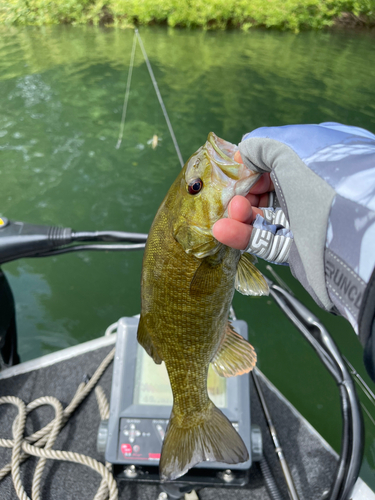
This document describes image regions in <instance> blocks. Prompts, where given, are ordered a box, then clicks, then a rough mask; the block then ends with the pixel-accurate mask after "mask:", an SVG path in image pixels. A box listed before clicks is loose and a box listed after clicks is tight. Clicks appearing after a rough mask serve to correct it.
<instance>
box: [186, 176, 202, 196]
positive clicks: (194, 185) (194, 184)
mask: <svg viewBox="0 0 375 500" xmlns="http://www.w3.org/2000/svg"><path fill="white" fill-rule="evenodd" d="M202 187H203V181H202V179H193V180H192V181H190V182H189V185H188V192H189V193H190V194H197V193H199V191H200V190H201V189H202Z"/></svg>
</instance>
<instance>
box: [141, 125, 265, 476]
mask: <svg viewBox="0 0 375 500" xmlns="http://www.w3.org/2000/svg"><path fill="white" fill-rule="evenodd" d="M236 150H237V146H235V145H233V144H231V143H229V142H226V141H224V140H222V139H219V138H218V137H217V136H216V135H215V134H213V133H212V132H211V133H210V134H209V136H208V139H207V142H206V143H205V145H204V146H202V147H201V148H199V149H198V151H197V152H196V153H194V154H193V155H192V156H191V157H190V158H189V160H188V161H187V162H186V164H185V166H184V167H183V169H182V170H181V172H180V174H179V176H178V177H177V179H176V180H175V182H174V183H173V184H172V186H171V188H170V189H169V191H168V193H167V195H166V197H165V199H164V201H163V202H162V204H161V206H160V208H159V210H158V212H157V214H156V216H155V219H154V221H153V223H152V226H151V229H150V232H149V236H148V239H147V244H146V248H145V253H144V258H143V268H142V280H141V287H142V292H141V295H142V306H141V317H140V322H139V326H138V333H137V337H138V341H139V343H140V344H141V345H142V346H143V347H144V349H145V350H146V351H147V353H148V354H149V355H150V356H151V357H152V358H153V360H154V361H155V363H159V364H160V363H161V362H162V361H164V362H165V365H166V368H167V371H168V376H169V379H170V383H171V387H172V393H173V408H172V412H171V417H170V421H169V425H168V428H167V432H166V434H165V438H164V442H163V448H162V453H161V459H160V475H161V479H162V480H166V479H168V480H171V479H176V478H178V477H180V476H182V475H183V474H185V473H186V472H187V471H188V470H189V469H190V468H191V467H193V466H194V465H196V464H198V463H199V462H202V461H205V460H210V461H217V462H224V463H228V464H231V463H232V464H233V463H240V462H245V461H246V460H248V458H249V455H248V451H247V449H246V446H245V444H244V442H243V441H242V439H241V437H240V436H239V434H238V433H237V431H236V430H235V429H234V428H233V426H232V424H231V423H230V422H229V420H228V419H227V418H226V417H225V416H224V414H223V413H222V412H221V411H220V410H219V409H218V408H217V407H216V406H215V405H214V404H213V402H212V401H211V400H210V398H209V396H208V393H207V373H208V367H209V364H210V363H212V365H213V368H214V370H215V371H216V372H217V373H218V374H219V375H221V376H224V377H230V376H235V375H239V374H242V373H247V372H249V371H250V370H251V369H252V368H254V366H255V363H256V354H255V351H254V349H253V347H252V346H251V345H250V344H249V343H248V342H247V341H245V340H244V339H243V338H242V337H241V336H240V335H239V334H237V333H236V332H235V330H234V329H233V327H232V326H231V324H230V323H229V322H228V314H229V308H230V305H231V303H232V298H233V295H234V291H235V288H236V289H237V290H239V291H240V292H241V293H244V294H245V295H263V294H267V293H268V286H267V284H266V282H265V281H264V279H263V277H262V275H261V273H260V272H259V271H258V270H257V269H256V268H255V266H254V265H253V263H252V259H251V256H249V255H246V254H243V255H242V256H241V252H240V251H239V250H235V249H233V248H230V247H227V246H225V245H223V244H221V243H219V242H218V241H217V240H216V239H215V238H214V237H213V235H212V226H213V224H214V223H215V222H216V221H217V220H219V219H220V218H222V217H224V216H226V215H227V208H228V204H229V202H230V200H231V199H232V198H233V197H234V196H235V195H236V194H242V195H245V194H247V192H248V191H249V189H250V188H251V186H252V185H253V184H255V182H256V181H257V180H258V177H259V174H257V173H254V172H251V171H250V170H248V169H247V168H246V167H245V166H244V165H243V164H239V163H237V162H235V161H234V159H233V157H234V153H235V152H236Z"/></svg>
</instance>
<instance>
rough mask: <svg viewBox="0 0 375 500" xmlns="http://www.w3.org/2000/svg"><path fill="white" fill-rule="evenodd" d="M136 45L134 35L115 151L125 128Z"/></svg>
mask: <svg viewBox="0 0 375 500" xmlns="http://www.w3.org/2000/svg"><path fill="white" fill-rule="evenodd" d="M136 45H137V37H136V34H135V33H134V38H133V47H132V54H131V57H130V65H129V72H128V80H127V82H126V90H125V96H124V106H123V108H122V117H121V123H120V133H119V136H118V140H117V144H116V149H119V147H120V146H121V142H122V138H123V135H124V126H125V119H126V110H127V108H128V100H129V94H130V83H131V80H132V73H133V66H134V55H135V47H136Z"/></svg>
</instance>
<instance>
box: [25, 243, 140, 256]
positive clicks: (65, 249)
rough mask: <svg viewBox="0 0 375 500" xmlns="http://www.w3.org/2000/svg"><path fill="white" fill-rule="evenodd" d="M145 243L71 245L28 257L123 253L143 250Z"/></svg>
mask: <svg viewBox="0 0 375 500" xmlns="http://www.w3.org/2000/svg"><path fill="white" fill-rule="evenodd" d="M145 245H146V244H145V243H136V244H134V245H72V246H69V247H62V248H55V249H53V250H50V251H49V252H43V253H37V254H33V255H30V257H51V256H53V255H61V254H63V253H70V252H82V251H86V250H96V251H111V252H113V251H115V252H120V251H121V252H123V251H124V250H125V251H126V250H127V251H129V250H143V249H144V248H145Z"/></svg>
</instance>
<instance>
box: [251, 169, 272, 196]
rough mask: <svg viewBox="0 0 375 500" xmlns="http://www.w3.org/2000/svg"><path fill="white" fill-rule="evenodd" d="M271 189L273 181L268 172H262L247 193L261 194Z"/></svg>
mask: <svg viewBox="0 0 375 500" xmlns="http://www.w3.org/2000/svg"><path fill="white" fill-rule="evenodd" d="M269 191H273V182H272V181H271V178H270V174H269V173H266V174H262V175H261V176H260V177H259V180H258V181H257V182H256V183H255V184H254V186H253V187H252V188H251V189H250V191H249V193H252V194H263V193H268V192H269Z"/></svg>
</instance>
